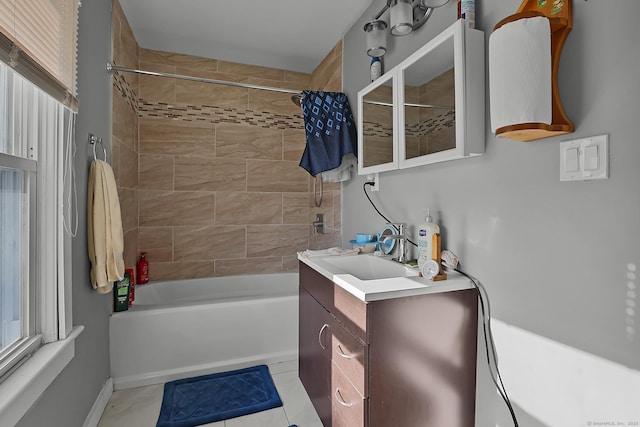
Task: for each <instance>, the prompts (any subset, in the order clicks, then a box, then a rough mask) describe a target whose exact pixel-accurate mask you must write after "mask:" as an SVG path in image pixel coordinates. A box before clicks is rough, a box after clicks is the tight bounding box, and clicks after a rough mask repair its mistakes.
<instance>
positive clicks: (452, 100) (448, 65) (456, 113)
mask: <svg viewBox="0 0 640 427" xmlns="http://www.w3.org/2000/svg"><path fill="white" fill-rule="evenodd" d="M484 72H485V70H484V33H483V32H482V31H480V30H476V29H472V28H468V27H467V26H465V25H464V21H463V20H458V21H456V22H455V23H454V24H453V25H451V26H450V27H449V28H447V29H446V30H444V31H443V32H442V33H440V34H438V35H437V36H436V37H434V38H433V39H432V40H430V41H429V42H427V43H426V44H425V45H424V46H422V47H421V48H420V49H418V50H417V51H416V52H414V53H413V54H412V55H410V56H409V57H408V58H407V59H405V60H404V61H402V62H401V63H400V64H398V65H396V66H395V67H393V68H392V69H391V70H389V71H388V72H387V73H385V74H384V75H383V76H381V77H380V78H379V79H377V80H376V81H374V82H373V83H371V84H369V85H368V86H366V87H365V88H363V89H362V90H361V91H360V92H359V93H358V153H360V155H359V157H358V173H359V174H360V175H364V174H369V173H376V172H384V171H389V170H394V169H405V168H409V167H414V166H421V165H426V164H431V163H437V162H443V161H447V160H454V159H461V158H465V157H471V156H477V155H481V154H483V153H484V146H485V143H484V139H485V131H484V124H485V112H484V111H485V101H484V88H485V78H484Z"/></svg>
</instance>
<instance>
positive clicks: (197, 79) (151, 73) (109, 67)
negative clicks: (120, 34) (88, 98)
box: [107, 62, 302, 95]
mask: <svg viewBox="0 0 640 427" xmlns="http://www.w3.org/2000/svg"><path fill="white" fill-rule="evenodd" d="M107 71H108V72H109V73H111V72H113V71H122V72H125V73H136V74H144V75H147V76H157V77H170V78H174V79H182V80H190V81H193V82H200V83H215V84H219V85H225V86H235V87H243V88H248V89H260V90H269V91H271V92H282V93H291V94H294V95H301V94H302V92H300V91H299V90H295V89H285V88H280V87H270V86H261V85H254V84H250V83H240V82H228V81H225V80H216V79H205V78H204V77H193V76H185V75H182V74H173V73H162V72H158V71H146V70H138V69H135V68H127V67H120V66H118V65H113V64H111V63H110V62H107Z"/></svg>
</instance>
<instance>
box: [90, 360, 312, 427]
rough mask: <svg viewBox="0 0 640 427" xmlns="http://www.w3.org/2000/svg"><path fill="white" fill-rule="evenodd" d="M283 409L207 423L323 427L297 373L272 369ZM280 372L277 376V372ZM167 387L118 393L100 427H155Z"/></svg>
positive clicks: (216, 426) (240, 426)
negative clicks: (163, 393) (164, 390)
mask: <svg viewBox="0 0 640 427" xmlns="http://www.w3.org/2000/svg"><path fill="white" fill-rule="evenodd" d="M269 370H270V372H272V374H271V377H272V378H273V382H274V383H275V385H276V388H277V389H278V394H279V395H280V399H281V400H282V404H283V406H282V407H280V408H274V409H270V410H268V411H262V412H258V413H256V414H251V415H246V416H244V417H238V418H233V419H230V420H226V421H218V422H215V423H211V424H205V426H208V427H288V426H289V425H291V424H296V425H297V426H298V427H322V423H321V422H320V418H318V415H317V414H316V412H315V410H314V409H313V406H312V405H311V401H310V400H309V396H308V395H307V393H306V391H305V390H304V388H303V387H302V383H301V382H300V380H299V379H298V372H297V371H295V370H294V371H285V372H277V371H278V369H277V368H276V369H273V368H272V367H271V366H269ZM276 372H277V373H276ZM163 389H164V384H155V385H150V386H146V387H138V388H130V389H126V390H118V391H114V392H113V395H112V396H111V399H110V400H109V403H108V405H107V407H106V408H105V411H104V413H103V414H102V418H101V419H100V422H99V423H98V427H122V426H131V427H147V426H148V427H155V425H156V422H157V421H158V415H159V414H160V405H161V404H162V392H163Z"/></svg>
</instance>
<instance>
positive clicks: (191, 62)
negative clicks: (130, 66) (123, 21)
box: [140, 48, 218, 72]
mask: <svg viewBox="0 0 640 427" xmlns="http://www.w3.org/2000/svg"><path fill="white" fill-rule="evenodd" d="M140 62H147V63H152V64H161V65H168V66H173V67H182V68H185V69H193V70H208V71H211V72H215V71H217V69H218V61H217V60H216V59H209V58H203V57H200V56H192V55H183V54H181V53H173V52H164V51H161V50H152V49H144V48H142V49H140Z"/></svg>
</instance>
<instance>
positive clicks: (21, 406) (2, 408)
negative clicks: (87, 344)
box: [0, 326, 84, 425]
mask: <svg viewBox="0 0 640 427" xmlns="http://www.w3.org/2000/svg"><path fill="white" fill-rule="evenodd" d="M83 329H84V326H76V327H74V328H73V330H72V331H71V333H70V334H69V336H68V337H67V338H66V339H64V340H61V341H56V342H52V343H49V344H45V345H43V346H42V347H40V348H39V349H38V350H37V351H36V352H35V353H33V355H32V356H31V358H30V359H29V360H27V361H26V362H25V363H24V364H23V365H22V366H20V367H19V368H18V369H17V370H16V371H15V372H13V373H12V374H11V375H10V376H9V377H8V378H7V379H6V380H5V381H4V382H3V383H2V384H0V419H2V422H3V423H5V422H6V423H7V425H15V424H16V423H18V421H20V419H21V418H22V417H23V416H24V414H26V413H27V411H28V410H29V409H30V408H31V406H32V405H33V404H34V403H35V402H36V401H37V400H38V399H39V398H40V396H41V395H42V393H44V391H45V390H46V389H47V387H49V385H50V384H51V383H52V382H53V380H55V379H56V377H57V376H58V375H59V374H60V372H62V370H63V369H64V368H65V366H67V364H68V363H69V362H70V361H71V359H73V356H74V354H75V345H74V343H75V339H76V338H77V337H78V335H80V333H81V332H82V330H83Z"/></svg>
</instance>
